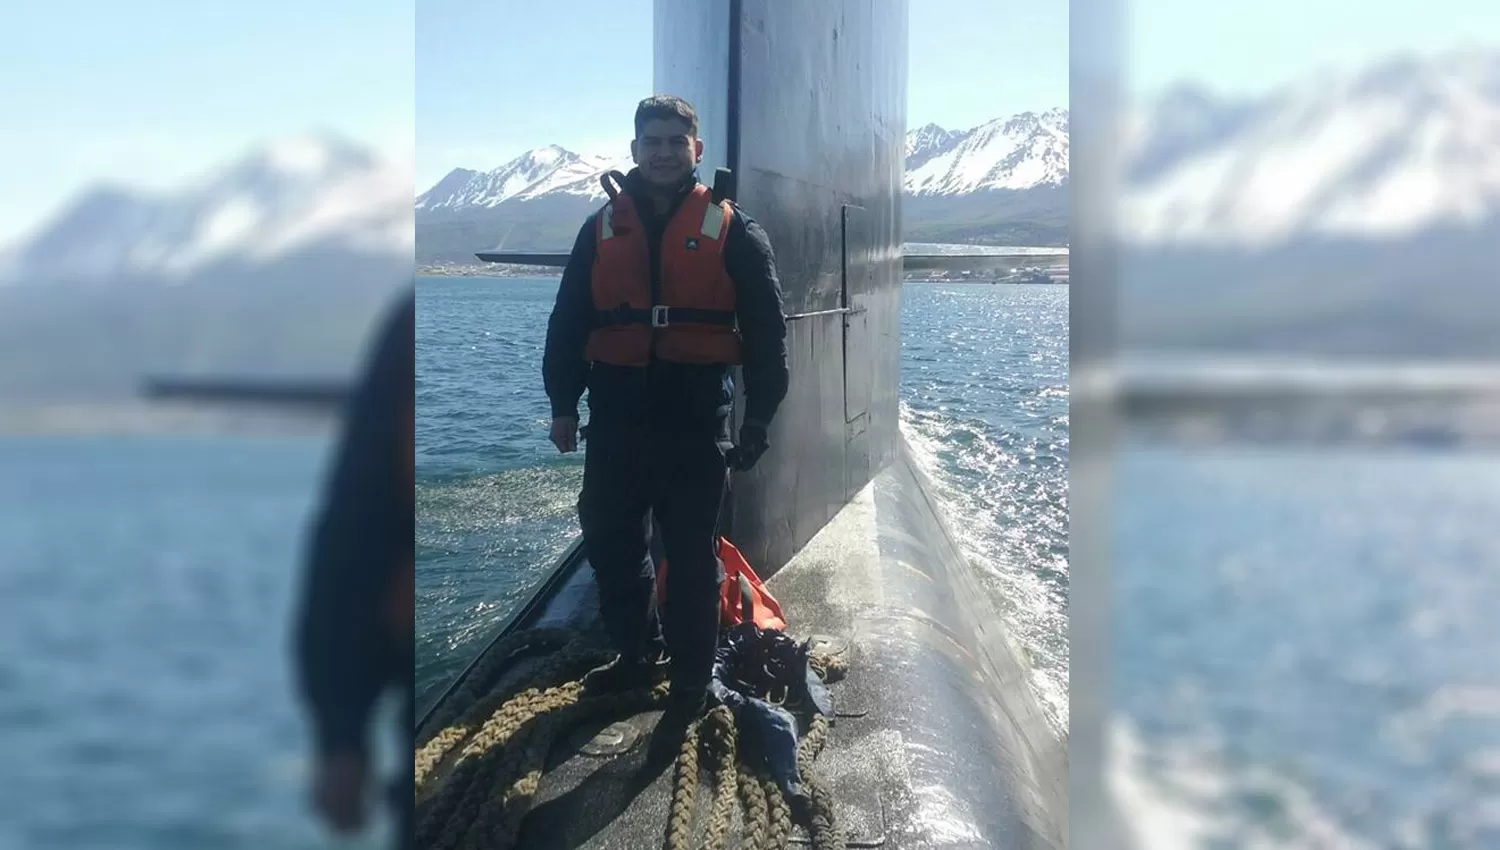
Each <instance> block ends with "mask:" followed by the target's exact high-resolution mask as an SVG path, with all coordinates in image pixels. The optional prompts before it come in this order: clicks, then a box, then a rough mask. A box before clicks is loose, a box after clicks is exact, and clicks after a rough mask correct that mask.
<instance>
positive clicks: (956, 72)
mask: <svg viewBox="0 0 1500 850" xmlns="http://www.w3.org/2000/svg"><path fill="white" fill-rule="evenodd" d="M797 2H802V0H797ZM560 8H566V13H561V12H560V11H559V9H560ZM651 8H652V6H651V0H568V2H567V3H566V5H565V7H559V6H558V5H557V4H554V3H543V2H529V3H524V4H516V3H494V2H482V1H481V0H422V2H421V5H420V7H419V12H418V18H417V184H418V186H419V188H420V189H426V188H428V187H430V186H431V185H432V184H433V183H435V182H437V180H439V179H440V178H441V177H442V176H443V175H444V174H446V173H447V172H448V171H450V170H452V169H453V168H455V167H460V166H462V167H467V168H478V169H490V168H495V167H497V166H500V165H502V164H504V163H505V162H506V161H508V160H509V159H511V158H513V157H515V156H517V155H519V154H521V153H523V152H524V151H526V150H528V149H530V148H534V147H539V146H541V145H547V144H559V145H562V146H564V147H567V148H570V149H573V150H581V151H588V152H594V151H602V152H611V153H615V152H617V153H620V154H622V155H623V154H624V153H626V152H628V150H629V143H630V136H631V132H632V131H631V125H630V120H631V115H632V114H633V113H634V110H635V103H636V101H638V100H640V99H641V98H643V97H646V96H648V95H650V94H651V93H652V92H651ZM910 36H911V62H910V80H909V87H908V110H909V111H908V115H907V121H908V123H909V124H910V125H911V126H920V125H922V124H926V123H927V122H929V121H931V122H936V123H938V124H941V125H943V126H945V127H949V128H967V127H972V126H975V125H977V124H981V123H983V122H985V121H988V120H990V119H992V118H997V117H1000V116H1002V115H1010V114H1013V113H1016V112H1024V111H1026V110H1044V109H1051V108H1053V107H1058V106H1064V107H1065V106H1067V104H1068V6H1067V3H1066V2H1061V0H1030V1H1029V2H1023V1H1022V0H912V2H911V33H910ZM976 68H977V69H980V72H978V73H976V70H975V69H976ZM709 141H710V143H712V140H709Z"/></svg>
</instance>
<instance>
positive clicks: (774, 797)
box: [760, 775, 792, 850]
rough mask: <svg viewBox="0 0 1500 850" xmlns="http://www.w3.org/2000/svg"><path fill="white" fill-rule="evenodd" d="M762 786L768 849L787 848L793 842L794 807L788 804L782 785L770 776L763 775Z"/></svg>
mask: <svg viewBox="0 0 1500 850" xmlns="http://www.w3.org/2000/svg"><path fill="white" fill-rule="evenodd" d="M760 784H761V788H763V789H764V791H765V796H766V802H767V806H766V819H767V820H768V821H769V824H768V826H767V830H766V850H786V847H787V845H789V844H791V842H792V807H791V806H789V805H787V802H786V797H785V796H783V795H782V793H781V786H780V785H777V784H776V780H774V779H772V778H771V777H769V776H764V775H763V776H761V778H760Z"/></svg>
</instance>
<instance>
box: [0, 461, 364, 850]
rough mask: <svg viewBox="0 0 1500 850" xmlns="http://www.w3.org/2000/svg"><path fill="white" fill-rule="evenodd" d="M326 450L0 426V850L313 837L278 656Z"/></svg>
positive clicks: (317, 841)
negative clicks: (6, 433)
mask: <svg viewBox="0 0 1500 850" xmlns="http://www.w3.org/2000/svg"><path fill="white" fill-rule="evenodd" d="M326 448H327V444H326V442H325V441H324V440H322V439H317V438H308V439H301V438H297V439H290V438H289V439H275V438H266V439H256V438H233V439H228V438H222V439H221V438H204V439H167V438H154V437H140V438H82V437H80V438H60V439H0V543H3V547H0V754H3V756H0V764H3V766H0V848H12V847H15V848H23V847H24V848H54V847H66V848H111V850H200V849H201V848H209V847H212V848H261V847H277V848H318V847H328V846H332V845H331V842H329V841H328V840H327V838H326V837H325V835H324V834H323V833H322V832H321V830H320V829H319V828H318V827H317V826H316V825H315V824H314V822H313V820H312V819H311V818H310V817H309V814H308V805H307V788H308V785H307V783H308V780H309V777H308V773H309V771H308V754H309V751H310V747H309V741H308V727H307V721H306V718H305V717H304V716H303V715H302V713H301V710H300V707H299V706H298V705H297V704H296V703H295V702H294V700H293V696H292V681H293V679H292V672H291V667H290V663H289V662H290V656H289V637H290V622H289V615H290V613H291V610H292V605H293V602H294V599H295V593H296V591H297V589H298V587H299V583H300V575H299V574H300V569H301V564H300V555H301V548H302V540H303V532H304V529H305V528H306V523H307V517H308V511H309V509H310V508H311V507H312V505H313V499H314V497H315V495H316V492H317V489H318V487H319V485H320V483H321V481H320V478H321V476H320V473H321V469H322V464H323V460H324V453H325V451H326ZM386 722H387V723H388V722H389V718H388V719H387V721H386ZM381 728H384V729H386V732H385V737H384V741H385V744H386V749H385V750H384V755H385V756H386V757H387V758H385V762H386V764H387V765H389V761H390V759H389V758H388V756H389V755H390V753H389V748H388V745H389V736H390V732H389V727H388V726H386V727H381ZM376 752H377V754H380V753H381V752H382V750H380V749H377V750H376ZM377 815H378V811H377ZM377 823H378V821H377ZM336 846H360V847H375V846H381V842H380V834H379V832H372V833H369V834H367V835H366V836H365V837H364V839H363V840H361V841H358V842H355V843H354V844H353V845H351V844H348V843H342V844H338V845H336Z"/></svg>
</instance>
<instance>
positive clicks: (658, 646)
mask: <svg viewBox="0 0 1500 850" xmlns="http://www.w3.org/2000/svg"><path fill="white" fill-rule="evenodd" d="M630 152H631V156H632V158H633V159H634V160H635V164H636V168H634V169H632V170H631V172H630V173H629V174H628V175H625V176H624V178H623V180H619V181H617V180H613V179H612V178H606V179H607V180H610V182H609V183H607V185H608V186H610V191H611V195H612V198H611V200H610V202H609V203H607V204H605V205H604V207H603V209H601V210H600V211H598V212H596V213H595V214H594V215H592V216H590V217H589V219H588V221H586V222H585V223H584V225H583V228H582V229H581V230H580V231H579V233H578V239H577V242H576V243H575V244H574V246H573V253H572V256H571V258H570V259H569V262H568V266H567V268H566V270H565V271H564V273H563V279H562V283H561V285H560V286H559V288H558V293H557V303H556V305H555V307H554V309H553V312H552V317H551V320H550V321H549V323H548V326H547V348H546V353H545V356H544V358H543V364H542V370H543V373H544V381H545V384H546V389H547V395H548V397H549V398H550V400H551V403H552V434H551V436H552V442H553V443H554V444H555V445H556V446H557V448H558V450H559V451H561V452H564V453H566V452H571V451H574V450H575V449H576V448H577V444H578V443H577V441H578V399H579V398H580V396H582V394H583V391H584V389H585V388H587V389H588V392H589V414H590V415H589V434H588V447H587V450H586V452H585V457H584V473H583V492H582V494H581V495H580V497H579V500H578V514H579V524H580V525H581V526H582V529H583V539H584V551H585V552H586V553H587V555H588V558H589V562H590V564H591V565H592V566H593V569H594V576H595V580H596V582H597V583H598V588H599V595H600V609H601V610H600V614H601V616H602V618H603V620H604V625H605V627H606V629H607V631H608V632H609V636H610V639H611V640H612V642H613V644H614V648H615V650H616V651H618V652H619V657H617V658H616V659H615V660H614V661H612V662H611V663H609V664H607V665H605V666H604V667H601V668H599V669H597V670H594V671H593V672H591V673H590V674H589V676H588V677H587V679H586V680H585V681H586V685H587V686H588V687H590V688H598V689H608V690H614V689H628V688H632V687H637V686H641V685H644V684H647V683H651V682H657V681H661V680H662V679H663V678H665V676H666V670H667V669H668V654H670V670H671V680H672V688H671V690H672V697H671V700H670V701H669V703H668V710H667V714H666V716H665V717H664V718H663V720H662V723H661V728H663V729H671V728H672V727H674V726H679V725H685V724H686V722H687V721H689V720H691V719H692V718H693V717H695V716H697V714H699V713H700V712H702V711H703V709H704V703H705V701H706V697H707V690H708V684H709V680H710V679H711V677H712V670H713V658H714V649H715V646H716V644H717V641H718V628H719V586H720V583H721V582H722V580H723V565H722V564H721V563H720V562H719V560H718V534H719V530H718V521H719V509H720V503H721V501H722V499H723V495H724V487H725V483H726V475H727V468H728V466H729V465H730V463H731V461H732V462H733V465H734V466H736V467H737V468H740V469H749V468H750V467H752V466H754V464H755V462H756V461H757V460H758V459H759V458H760V456H761V455H762V454H763V453H764V452H765V451H766V450H767V448H768V442H767V438H766V432H767V429H768V428H769V426H770V423H771V420H772V418H773V417H774V416H775V415H776V410H777V408H778V407H779V406H780V404H781V401H782V399H783V398H784V397H785V396H786V390H787V379H788V370H787V355H786V321H785V318H784V316H783V315H782V312H781V310H782V301H781V288H780V284H779V283H778V282H777V278H776V265H775V259H774V257H773V255H772V252H771V245H770V240H769V239H768V238H767V237H766V233H765V230H764V229H762V228H761V226H760V225H759V224H757V223H756V222H755V221H754V220H753V219H751V218H750V217H749V216H748V215H746V214H745V213H744V212H743V211H741V210H739V209H738V208H737V207H735V206H734V205H733V204H731V203H728V202H725V203H723V204H722V205H721V204H716V203H714V202H713V199H712V196H711V193H710V191H709V189H708V187H706V186H704V185H703V184H702V183H700V182H699V179H698V174H697V167H698V165H699V164H700V163H701V162H702V160H703V140H702V139H700V138H698V116H697V113H696V112H695V111H694V110H693V108H692V107H691V106H690V105H688V104H687V103H686V102H685V101H683V100H682V99H680V98H676V97H668V96H658V97H652V98H648V99H646V100H644V101H642V102H641V103H640V105H639V106H638V107H637V109H636V113H635V140H634V141H633V142H631V145H630ZM614 183H621V184H623V185H619V186H615V185H614ZM736 364H739V365H741V366H742V374H743V376H744V381H745V418H744V424H743V426H742V427H741V430H740V434H739V445H738V446H736V447H735V448H733V449H729V450H727V451H726V448H725V446H726V444H727V443H728V439H727V438H728V434H729V424H728V417H729V414H730V412H731V407H732V403H733V393H734V385H733V378H732V375H731V371H730V369H731V367H732V366H734V365H736ZM653 514H654V515H655V517H656V519H657V521H658V522H659V523H660V526H661V531H662V544H663V548H664V550H665V554H666V557H667V559H668V560H669V561H671V564H672V569H671V578H670V581H668V582H667V596H666V600H665V612H664V613H663V615H662V616H661V617H660V618H658V612H657V610H656V605H655V597H654V593H653V588H654V570H653V566H652V561H651V558H650V555H649V554H648V551H647V540H648V529H649V527H650V522H649V519H648V517H650V516H651V515H653ZM663 631H665V641H663ZM668 650H669V651H670V653H668Z"/></svg>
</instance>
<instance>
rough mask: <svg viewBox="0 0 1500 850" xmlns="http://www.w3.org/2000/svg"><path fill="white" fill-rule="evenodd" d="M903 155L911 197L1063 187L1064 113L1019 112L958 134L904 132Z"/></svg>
mask: <svg viewBox="0 0 1500 850" xmlns="http://www.w3.org/2000/svg"><path fill="white" fill-rule="evenodd" d="M906 151H907V156H906V191H907V192H908V193H910V194H912V195H966V194H969V193H971V192H978V191H984V190H986V189H1011V190H1025V189H1034V188H1037V187H1039V186H1061V185H1063V184H1064V183H1066V182H1067V180H1068V111H1067V110H1066V109H1052V110H1048V111H1047V112H1043V113H1040V114H1038V113H1035V112H1023V113H1021V114H1020V115H1015V116H1012V117H1010V118H997V119H995V120H994V121H990V122H988V123H986V124H982V125H980V126H978V127H975V128H973V129H971V130H964V131H961V132H952V131H948V130H944V129H943V128H941V127H938V126H937V125H935V124H928V125H927V126H925V127H922V128H921V129H919V130H914V131H911V132H909V133H907V137H906Z"/></svg>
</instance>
